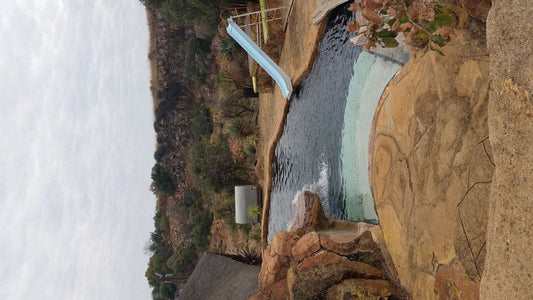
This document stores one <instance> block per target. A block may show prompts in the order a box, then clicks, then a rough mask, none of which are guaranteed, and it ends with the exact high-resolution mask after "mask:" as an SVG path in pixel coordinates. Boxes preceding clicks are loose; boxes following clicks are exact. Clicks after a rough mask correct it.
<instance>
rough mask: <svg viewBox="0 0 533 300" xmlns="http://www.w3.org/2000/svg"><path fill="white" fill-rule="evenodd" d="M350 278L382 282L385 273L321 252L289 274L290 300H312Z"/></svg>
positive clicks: (304, 261) (291, 269)
mask: <svg viewBox="0 0 533 300" xmlns="http://www.w3.org/2000/svg"><path fill="white" fill-rule="evenodd" d="M347 278H368V279H381V278H383V272H382V271H380V270H379V269H377V268H375V267H373V266H371V265H368V264H365V263H360V262H357V261H350V260H349V259H348V258H346V257H344V256H341V255H338V254H335V253H332V252H329V251H320V252H319V253H317V254H316V255H313V256H311V257H308V258H306V259H304V260H303V261H302V262H301V263H300V264H298V265H296V266H293V267H291V268H290V269H289V271H288V272H287V286H288V289H289V295H290V299H312V298H313V297H316V296H318V295H321V294H324V293H325V292H326V290H327V289H328V288H329V287H330V286H332V285H334V284H336V283H339V282H341V281H342V280H344V279H347Z"/></svg>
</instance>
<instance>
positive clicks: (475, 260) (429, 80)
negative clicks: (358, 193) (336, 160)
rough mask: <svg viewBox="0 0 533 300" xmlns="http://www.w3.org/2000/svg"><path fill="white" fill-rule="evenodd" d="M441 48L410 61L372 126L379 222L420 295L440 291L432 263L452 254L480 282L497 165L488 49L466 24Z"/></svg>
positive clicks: (405, 282) (402, 274)
mask: <svg viewBox="0 0 533 300" xmlns="http://www.w3.org/2000/svg"><path fill="white" fill-rule="evenodd" d="M441 50H442V51H443V52H444V54H445V56H441V55H439V54H436V53H432V52H431V51H430V52H426V53H424V54H422V55H419V56H418V57H415V58H412V59H411V60H410V61H409V62H408V63H407V64H406V65H405V66H404V67H403V68H402V69H401V70H400V71H399V72H398V74H397V75H396V76H395V77H394V78H393V79H392V81H391V82H390V83H389V86H388V87H387V89H386V90H385V91H384V93H383V95H382V97H381V100H380V102H379V103H378V105H377V107H376V113H375V116H374V121H373V125H372V129H371V133H370V145H369V149H370V153H369V171H370V183H371V185H372V187H373V198H374V202H375V204H376V210H377V214H378V217H379V220H380V226H381V228H382V231H383V236H384V239H385V242H386V245H387V248H388V250H389V253H390V256H391V259H392V261H393V262H394V266H395V268H396V270H397V271H398V275H399V276H398V277H399V278H400V280H401V284H402V286H403V287H405V288H406V290H407V292H408V293H409V294H411V295H413V298H415V299H418V298H417V297H419V299H425V298H424V297H429V298H433V297H434V296H435V295H434V294H435V292H434V289H433V284H432V283H431V282H434V280H435V278H434V275H433V274H435V273H434V270H435V269H436V267H437V266H438V265H447V264H449V263H450V262H451V261H453V260H454V259H457V261H458V263H460V264H461V265H463V266H464V268H465V272H466V273H467V275H469V276H470V277H472V278H476V277H477V279H476V280H479V274H481V273H482V272H483V270H482V268H483V265H484V255H483V254H484V252H483V248H484V242H485V241H484V237H485V232H486V228H487V215H488V208H489V206H488V197H489V194H490V193H489V191H490V180H491V178H492V174H493V172H494V166H493V164H492V152H491V147H490V145H489V143H487V142H486V139H487V137H488V136H489V132H488V127H487V104H488V101H487V99H488V89H489V78H488V70H489V59H488V56H487V53H486V50H485V49H483V47H482V46H481V45H480V43H477V42H476V41H475V40H473V39H472V38H471V37H469V36H468V35H467V34H466V33H462V32H459V31H458V32H457V35H456V36H455V37H454V38H453V39H451V40H450V42H449V43H448V44H447V45H446V46H444V47H442V48H441ZM465 53H468V54H469V55H465ZM418 54H421V53H418ZM474 57H475V58H474ZM437 78H438V79H437ZM484 141H485V142H484ZM473 185H475V186H473ZM469 190H470V191H469ZM472 252H473V253H474V255H472ZM477 253H480V255H477ZM415 291H416V293H415Z"/></svg>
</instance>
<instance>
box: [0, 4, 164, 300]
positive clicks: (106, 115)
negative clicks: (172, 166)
mask: <svg viewBox="0 0 533 300" xmlns="http://www.w3.org/2000/svg"><path fill="white" fill-rule="evenodd" d="M6 2H7V3H5V2H4V3H2V4H1V6H2V7H1V9H0V44H1V45H2V47H0V70H1V74H0V80H1V81H2V82H3V84H2V87H0V126H1V128H2V136H3V137H2V140H1V141H0V249H2V251H1V252H0V259H2V262H3V263H2V264H1V265H0V276H1V277H0V279H1V282H2V283H1V284H0V298H1V299H24V298H30V297H35V298H38V299H117V298H127V299H145V298H148V297H149V289H148V286H147V283H146V280H145V279H144V269H145V268H146V263H147V257H146V256H145V255H144V254H143V249H142V247H143V246H144V243H145V241H146V240H147V239H148V233H149V231H151V230H153V228H152V227H153V224H152V219H151V218H152V216H153V209H154V203H155V200H154V199H153V196H152V195H151V193H150V192H149V191H148V185H149V176H150V168H151V166H152V164H153V161H152V155H153V148H154V146H153V143H154V140H155V138H154V133H153V129H152V113H151V109H152V108H151V97H150V95H149V81H150V78H149V68H148V62H147V59H146V55H147V47H148V41H147V39H148V33H147V25H146V20H145V18H146V17H145V12H144V9H143V8H142V7H141V5H140V4H139V3H138V2H137V1H131V0H121V1H106V3H104V2H103V1H81V0H80V1H74V0H72V1H52V0H48V1H33V2H32V1H6ZM132 16H134V17H132Z"/></svg>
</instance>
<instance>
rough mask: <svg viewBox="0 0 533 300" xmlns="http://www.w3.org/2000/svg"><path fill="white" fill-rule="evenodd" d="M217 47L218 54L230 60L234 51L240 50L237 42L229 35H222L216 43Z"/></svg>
mask: <svg viewBox="0 0 533 300" xmlns="http://www.w3.org/2000/svg"><path fill="white" fill-rule="evenodd" d="M217 49H218V52H219V53H220V55H221V56H222V57H223V58H224V59H227V60H232V59H233V55H234V53H235V52H236V51H240V50H241V47H240V46H239V44H238V43H237V42H236V41H235V40H234V39H233V38H231V37H229V36H222V37H220V40H219V41H218V43H217Z"/></svg>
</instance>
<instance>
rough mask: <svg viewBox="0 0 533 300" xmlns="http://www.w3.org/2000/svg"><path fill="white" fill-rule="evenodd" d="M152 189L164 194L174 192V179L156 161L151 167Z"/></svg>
mask: <svg viewBox="0 0 533 300" xmlns="http://www.w3.org/2000/svg"><path fill="white" fill-rule="evenodd" d="M151 177H152V187H151V189H152V191H153V192H155V191H159V192H162V193H164V194H166V195H169V196H170V195H172V194H174V193H175V192H176V187H175V185H174V181H173V180H172V177H171V176H170V174H169V173H168V172H167V171H166V170H165V169H163V167H162V166H161V165H160V164H158V163H156V164H155V165H154V167H153V168H152V176H151Z"/></svg>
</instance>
